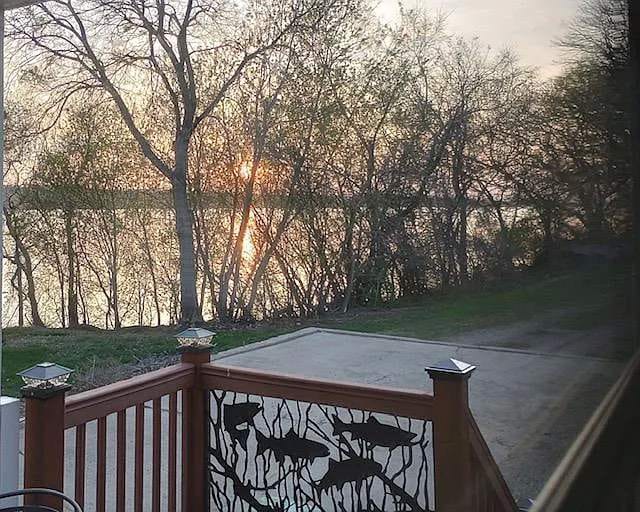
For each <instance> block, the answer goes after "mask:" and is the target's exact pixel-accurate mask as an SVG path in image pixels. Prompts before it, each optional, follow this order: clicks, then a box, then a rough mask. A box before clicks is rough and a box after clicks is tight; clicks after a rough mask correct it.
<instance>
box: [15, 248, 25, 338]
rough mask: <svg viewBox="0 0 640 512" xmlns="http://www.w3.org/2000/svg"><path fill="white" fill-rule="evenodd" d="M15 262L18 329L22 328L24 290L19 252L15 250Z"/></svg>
mask: <svg viewBox="0 0 640 512" xmlns="http://www.w3.org/2000/svg"><path fill="white" fill-rule="evenodd" d="M15 260H16V283H15V288H16V290H17V292H18V327H24V290H23V285H22V263H21V262H20V251H19V250H18V248H17V247H16V249H15Z"/></svg>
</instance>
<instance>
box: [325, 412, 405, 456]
mask: <svg viewBox="0 0 640 512" xmlns="http://www.w3.org/2000/svg"><path fill="white" fill-rule="evenodd" d="M345 432H349V433H350V434H351V438H352V439H355V440H360V441H365V442H366V443H368V444H369V445H371V446H382V447H385V448H391V449H393V448H397V447H398V446H410V445H411V442H412V441H413V440H414V439H415V437H416V435H417V434H415V433H413V432H407V431H406V430H402V429H401V428H399V427H394V426H393V425H385V424H384V423H380V422H379V421H378V420H377V419H376V418H375V417H374V416H369V418H368V419H367V421H366V422H364V423H355V422H354V423H345V422H344V421H342V420H340V418H338V416H337V415H335V414H334V415H333V434H334V435H339V434H343V433H345Z"/></svg>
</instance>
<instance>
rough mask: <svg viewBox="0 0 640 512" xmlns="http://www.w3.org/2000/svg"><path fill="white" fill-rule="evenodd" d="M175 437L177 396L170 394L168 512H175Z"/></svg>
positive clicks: (176, 433)
mask: <svg viewBox="0 0 640 512" xmlns="http://www.w3.org/2000/svg"><path fill="white" fill-rule="evenodd" d="M177 436H178V394H177V393H171V394H170V395H169V453H168V461H167V466H168V468H167V469H168V476H167V485H168V487H169V496H168V502H167V509H168V511H169V512H175V511H176V458H177V457H176V455H177V454H176V452H177V446H176V444H177Z"/></svg>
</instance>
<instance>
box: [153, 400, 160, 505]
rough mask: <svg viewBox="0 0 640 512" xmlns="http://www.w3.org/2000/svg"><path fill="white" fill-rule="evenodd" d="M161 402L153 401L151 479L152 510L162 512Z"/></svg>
mask: <svg viewBox="0 0 640 512" xmlns="http://www.w3.org/2000/svg"><path fill="white" fill-rule="evenodd" d="M161 413H162V410H161V400H160V398H156V399H155V400H154V401H153V431H152V432H153V433H152V435H153V437H152V442H153V452H152V453H153V455H152V464H151V470H152V478H151V489H152V491H151V510H152V512H160V456H161V450H160V436H161V435H162V416H161Z"/></svg>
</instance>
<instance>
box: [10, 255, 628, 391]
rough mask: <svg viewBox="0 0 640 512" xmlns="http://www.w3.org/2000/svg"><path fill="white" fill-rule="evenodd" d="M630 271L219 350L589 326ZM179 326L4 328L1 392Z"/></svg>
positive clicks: (155, 343)
mask: <svg viewBox="0 0 640 512" xmlns="http://www.w3.org/2000/svg"><path fill="white" fill-rule="evenodd" d="M627 276H628V273H627V272H625V271H624V270H620V269H616V270H611V269H608V268H606V267H597V268H592V269H589V270H587V269H583V270H581V271H574V272H571V273H565V274H563V275H557V274H556V275H546V274H541V273H529V274H528V275H526V276H521V277H520V278H518V279H516V280H514V281H511V282H509V283H503V284H500V285H497V284H496V285H491V286H487V287H484V288H483V289H480V290H467V291H456V292H451V293H448V294H440V295H434V296H431V297H426V298H421V299H417V300H414V301H402V302H397V303H393V304H388V305H386V306H384V307H379V308H362V309H358V310H355V311H354V312H350V313H348V314H346V315H337V316H334V317H330V318H324V319H322V320H320V321H318V320H315V321H308V322H304V323H300V322H296V323H283V324H277V325H264V326H258V327H255V328H248V327H247V328H238V329H234V330H223V331H220V332H219V334H218V336H217V343H218V350H224V349H227V348H231V347H237V346H240V345H244V344H248V343H252V342H255V341H260V340H263V339H266V338H269V337H272V336H275V335H277V334H281V333H283V332H287V331H292V330H296V329H299V328H300V327H304V326H306V325H321V326H324V327H333V328H339V329H345V330H357V331H364V332H376V333H384V334H394V335H400V336H411V337H416V338H425V339H442V338H446V337H447V336H449V335H453V334H457V333H460V332H464V331H466V330H470V329H478V328H483V327H492V326H496V325H501V324H507V323H511V322H516V321H526V320H529V319H533V318H535V317H536V316H537V315H541V314H545V313H547V312H549V311H551V310H557V309H563V310H566V311H567V314H565V315H563V316H562V319H561V320H559V321H558V324H557V325H555V326H554V327H557V328H566V329H590V328H594V327H597V326H598V325H600V324H602V323H605V322H608V321H610V320H611V319H614V318H623V317H625V316H628V310H627V306H626V304H627V302H628V300H627V297H628V294H627V293H626V288H627V287H628V286H627V283H628V277H627ZM175 332H176V329H173V328H168V327H162V328H141V327H136V328H127V329H122V330H120V331H117V332H114V331H101V330H98V329H80V330H63V329H31V328H24V329H16V328H10V329H6V330H5V331H4V334H3V338H4V349H3V358H2V363H3V372H2V378H3V383H2V385H3V394H9V395H16V394H17V393H18V390H19V386H20V381H19V379H18V378H17V377H16V376H15V374H16V372H18V371H20V370H23V369H25V368H27V367H29V366H31V365H33V364H36V363H38V362H42V361H54V362H57V363H59V364H62V365H65V366H68V367H70V368H74V369H75V370H76V371H77V372H79V373H86V372H89V371H92V369H95V368H117V367H118V365H126V364H132V363H135V362H136V361H139V360H141V359H144V358H149V357H153V356H163V355H170V354H175V347H176V343H175V340H174V339H173V338H172V335H173V334H174V333H175Z"/></svg>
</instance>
